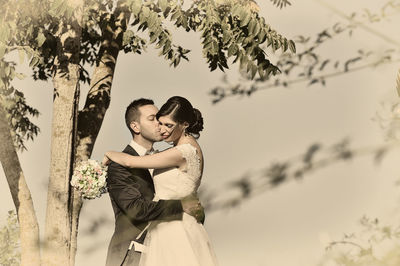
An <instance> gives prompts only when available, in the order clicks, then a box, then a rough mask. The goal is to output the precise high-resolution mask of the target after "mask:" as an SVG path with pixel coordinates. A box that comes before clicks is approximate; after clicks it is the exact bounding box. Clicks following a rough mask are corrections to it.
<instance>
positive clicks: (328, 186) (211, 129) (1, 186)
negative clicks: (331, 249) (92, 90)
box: [0, 0, 400, 266]
mask: <svg viewBox="0 0 400 266" xmlns="http://www.w3.org/2000/svg"><path fill="white" fill-rule="evenodd" d="M258 2H259V3H258V4H259V5H260V9H261V11H260V12H261V14H262V15H263V16H264V17H265V18H266V20H267V22H268V23H269V24H270V25H271V26H272V27H273V28H274V29H276V30H277V31H278V32H279V33H281V34H282V35H284V36H286V37H287V38H290V39H294V40H297V39H298V38H297V36H298V35H302V36H305V37H311V39H315V38H316V37H317V36H318V33H320V32H322V31H323V30H325V29H332V27H333V26H334V25H335V24H336V23H341V24H342V25H347V24H349V23H350V21H349V20H348V19H346V17H345V16H350V15H351V14H352V13H353V12H356V13H357V16H356V19H357V20H358V21H359V22H360V23H362V25H358V26H355V27H354V29H353V30H352V33H351V35H350V34H349V32H346V33H343V34H339V35H338V36H333V37H327V38H328V40H327V41H325V42H324V43H323V44H322V45H321V46H320V47H319V48H318V50H316V53H318V54H319V55H321V56H323V57H324V58H329V59H330V60H332V61H341V62H346V60H348V59H351V58H353V57H355V56H357V54H358V53H359V52H358V50H363V51H372V52H373V55H371V57H370V58H368V59H366V60H364V61H363V60H361V62H355V63H354V65H351V67H354V69H356V68H357V67H358V66H363V65H368V64H370V65H369V66H367V67H364V68H360V70H357V71H356V70H354V71H348V72H346V73H342V74H337V75H332V76H327V77H326V78H325V82H326V84H325V86H324V85H322V84H321V82H318V84H313V85H310V84H309V83H310V82H309V81H305V82H300V81H299V82H294V83H293V84H291V85H290V86H288V87H282V86H278V87H276V86H271V87H270V88H268V89H260V90H258V91H255V92H254V93H252V94H251V95H250V96H247V95H242V96H240V95H239V96H238V95H234V96H231V97H226V98H224V99H222V100H221V101H220V102H218V103H216V104H213V103H212V100H213V97H212V95H210V91H211V90H212V89H213V88H215V87H217V86H224V85H225V84H224V82H223V80H222V78H223V77H224V74H223V73H222V72H221V71H219V70H216V71H214V72H210V71H209V69H208V68H207V64H206V62H205V59H204V58H203V57H202V53H201V47H200V41H199V36H198V35H196V34H193V33H190V34H188V33H186V32H181V31H177V32H174V34H173V36H174V38H175V41H176V43H179V44H180V45H182V46H183V47H185V48H188V49H190V50H191V52H190V54H189V59H190V61H189V62H181V64H180V65H179V66H178V67H177V68H176V69H174V68H171V67H169V65H168V62H166V61H165V60H164V59H162V58H160V57H158V56H157V53H158V52H155V51H154V50H153V49H152V48H150V49H148V51H147V53H144V54H143V55H125V54H120V57H119V58H118V63H117V67H116V74H115V78H114V82H113V87H112V95H111V99H112V100H111V105H110V108H109V110H108V111H107V114H106V117H105V120H104V122H103V125H102V128H101V130H100V134H99V136H98V138H97V141H96V144H95V149H94V151H93V154H92V158H94V159H98V160H100V159H101V158H102V155H103V153H104V152H105V151H107V150H122V149H123V148H124V147H125V146H126V144H127V143H128V142H129V141H130V133H129V132H128V130H127V129H126V127H125V124H124V119H123V115H124V111H125V108H126V106H127V105H128V104H129V103H130V101H132V100H133V99H136V98H139V97H146V98H152V99H154V101H155V103H156V105H158V106H161V105H162V104H163V103H164V102H165V101H166V100H167V99H168V98H169V97H170V96H174V95H181V96H184V97H187V98H188V99H189V100H190V101H191V102H192V104H193V105H194V107H196V108H198V109H199V110H200V111H201V112H202V113H203V117H204V121H205V129H204V131H203V132H202V134H201V137H200V145H201V146H202V149H203V152H204V156H205V171H204V175H203V181H202V186H201V187H202V190H203V194H202V195H204V201H206V198H205V197H206V196H207V195H208V194H207V192H211V191H212V192H213V193H214V194H213V195H214V196H213V197H214V198H215V199H218V200H221V201H224V200H225V201H226V200H229V199H239V201H238V204H237V205H235V206H233V207H226V208H222V207H221V208H213V209H210V210H209V212H207V213H206V223H205V226H206V229H207V231H208V233H209V235H210V238H211V240H212V244H213V246H214V249H215V251H216V254H217V257H218V260H219V263H220V265H221V266H242V265H254V266H261V265H262V266H310V265H317V264H318V263H319V262H320V261H321V259H322V258H323V256H324V254H325V247H326V246H327V245H328V244H329V242H331V241H334V240H340V239H341V238H342V237H343V234H344V233H352V232H356V231H358V230H360V225H359V220H360V218H361V217H363V216H364V215H366V216H368V217H371V218H379V220H381V221H383V222H385V223H388V224H392V223H395V222H396V221H398V220H396V218H398V213H399V204H398V202H399V187H398V186H396V181H398V179H399V172H400V170H399V168H398V165H399V163H398V158H399V155H400V150H399V146H397V148H396V145H395V144H393V145H392V146H390V147H392V148H391V149H390V150H388V151H387V153H385V154H384V156H383V158H382V160H381V162H380V163H377V162H376V160H375V158H374V157H375V155H376V153H375V151H376V148H379V147H382V146H384V145H388V144H389V143H391V141H394V140H395V139H393V137H388V136H387V135H388V134H387V133H388V128H389V127H390V122H389V125H388V123H384V122H385V121H383V120H385V119H386V120H389V121H390V119H393V117H392V115H393V114H392V113H391V110H390V108H391V106H392V105H393V104H395V103H396V102H397V99H398V95H397V93H396V88H395V87H396V76H397V71H398V69H399V67H400V62H399V61H397V62H396V60H398V59H399V46H400V45H399V43H400V37H399V34H398V25H399V22H400V7H399V4H398V1H374V0H354V1H345V0H336V1H328V0H325V1H317V0H304V1H298V0H293V1H291V2H292V5H291V6H288V7H286V8H283V9H279V8H276V7H274V6H273V5H272V3H271V2H270V1H258ZM390 2H393V3H397V6H396V5H394V6H393V7H390V6H389V7H388V9H386V11H387V13H384V14H385V16H384V17H382V16H381V15H382V14H383V13H382V8H383V7H384V5H385V4H386V3H390ZM324 3H325V4H324ZM326 3H328V5H326ZM374 13H376V14H377V15H378V17H375V20H376V21H373V18H374V17H373V16H372V15H373V14H374ZM367 14H371V16H372V21H371V17H368V15H367ZM377 18H380V19H379V20H378V19H377ZM302 47H303V46H301V45H298V47H297V48H298V52H301V51H303V50H304V49H303V50H302ZM303 48H304V47H303ZM390 49H393V50H394V51H397V52H393V51H389V52H388V50H390ZM270 53H271V54H272V51H270ZM388 53H389V54H390V55H391V56H392V58H391V59H392V61H394V62H388V60H386V61H382V62H380V64H375V65H373V64H371V63H373V62H375V63H376V62H378V61H379V59H381V58H383V57H384V56H385V55H387V54H388ZM280 54H281V52H280V51H277V52H276V54H275V55H276V56H275V57H273V58H272V60H277V57H278V56H279V55H280ZM396 58H397V59H396ZM357 64H359V65H357ZM20 70H21V71H23V72H25V73H26V74H28V77H27V78H26V79H25V80H23V81H18V83H17V82H16V86H17V87H18V88H21V89H23V92H24V93H25V96H26V98H27V102H29V103H30V104H31V105H32V106H34V107H36V108H38V109H39V111H40V112H41V115H40V117H39V118H38V119H37V124H38V125H39V127H40V129H41V133H40V134H39V136H38V137H37V138H36V139H35V140H34V141H33V142H30V143H28V145H27V148H28V151H26V152H22V153H20V160H21V164H22V167H23V170H24V173H25V176H26V179H27V182H28V185H29V187H30V189H31V192H32V196H33V201H34V204H35V208H36V211H37V215H38V219H39V223H40V225H41V233H43V231H44V229H43V225H44V218H45V210H46V197H47V182H48V181H47V180H48V176H49V161H50V158H49V156H50V129H51V103H52V93H53V92H52V84H51V83H45V82H39V81H35V82H33V81H32V79H31V78H30V77H29V73H30V72H29V68H28V66H21V68H20ZM329 73H334V69H333V68H327V69H326V70H325V71H321V72H320V74H321V75H326V74H329ZM226 75H227V79H228V80H229V82H230V83H231V84H236V82H237V81H238V80H239V81H240V80H241V79H242V78H241V77H240V74H239V72H238V69H237V67H232V69H230V70H229V71H227V72H226ZM318 75H319V74H318ZM286 79H290V80H295V79H297V77H296V76H295V75H293V76H288V77H286ZM246 84H247V83H246ZM260 87H263V85H262V84H261V85H260ZM81 89H82V95H85V93H86V92H87V89H88V88H87V87H83V88H81ZM83 101H84V99H82V102H81V104H83ZM378 117H381V118H378ZM339 143H342V144H343V145H344V146H345V148H349V149H350V150H356V151H359V152H355V153H354V154H353V156H352V158H344V159H336V160H335V159H334V155H335V151H334V150H332V149H331V147H332V146H335V145H337V144H339ZM346 143H348V144H346ZM313 144H318V145H319V146H318V147H321V149H320V152H321V153H319V154H318V158H319V159H321V160H322V164H321V165H320V166H319V167H316V168H315V169H313V170H312V171H306V172H305V173H304V174H303V176H302V177H299V178H293V176H290V177H288V178H286V179H284V180H281V182H278V183H277V184H276V186H266V187H265V188H263V187H257V186H256V185H254V184H253V186H252V185H251V184H252V183H251V182H250V193H249V194H248V195H246V196H245V197H244V198H240V195H243V188H242V187H240V186H236V187H235V185H234V184H235V182H236V183H237V181H238V180H244V179H245V180H253V181H255V182H256V183H255V184H258V183H257V182H261V183H262V180H263V176H264V175H263V174H262V173H263V171H264V172H265V169H270V167H271V166H272V165H280V164H284V163H285V162H290V166H293V167H294V168H291V169H296V168H295V167H296V165H298V166H301V165H302V158H303V157H301V155H303V154H304V153H306V152H307V151H308V150H309V148H310V147H311V146H312V145H313ZM157 145H158V147H160V148H164V147H166V146H165V145H164V144H157ZM346 145H348V146H346ZM324 158H325V159H326V161H325V162H326V163H323V162H324V161H323V160H324ZM260 173H261V174H260ZM246 178H248V179H246ZM264 178H265V179H266V178H267V177H265V176H264ZM0 182H1V183H0V195H1V202H2V203H1V205H0V224H2V223H3V222H4V221H5V218H6V216H7V211H8V210H12V209H14V205H13V203H12V199H11V195H10V192H9V190H8V185H7V183H6V180H5V177H4V173H3V171H0ZM253 189H254V191H256V192H254V193H253V192H252V191H253ZM113 221H114V217H113V211H112V208H111V204H110V200H109V197H108V195H103V196H102V197H101V198H100V199H96V200H91V201H86V202H85V204H84V206H83V209H82V213H81V218H80V230H79V237H78V254H77V259H76V265H77V266H81V265H102V264H104V263H105V258H106V253H107V246H108V243H109V240H110V238H111V235H112V233H113V229H114V228H113Z"/></svg>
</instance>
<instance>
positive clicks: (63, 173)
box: [43, 0, 82, 266]
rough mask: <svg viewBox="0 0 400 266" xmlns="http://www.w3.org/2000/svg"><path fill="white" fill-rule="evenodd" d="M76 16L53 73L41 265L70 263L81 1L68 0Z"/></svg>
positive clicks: (63, 35) (64, 32) (64, 33)
mask: <svg viewBox="0 0 400 266" xmlns="http://www.w3.org/2000/svg"><path fill="white" fill-rule="evenodd" d="M69 4H70V6H71V7H73V8H74V9H75V17H74V18H72V21H70V22H61V23H60V24H61V25H60V31H59V35H58V36H59V40H58V44H57V58H56V60H55V63H54V67H55V71H54V75H53V84H54V102H53V121H52V135H51V136H52V141H51V161H50V180H49V186H48V196H47V211H46V228H45V243H44V250H43V251H44V254H43V265H45V266H47V265H57V266H62V265H70V263H71V262H70V259H71V258H70V248H71V231H72V225H71V214H72V211H71V209H70V200H71V194H72V192H71V189H70V188H71V186H70V178H71V175H72V171H73V167H74V161H75V143H76V126H77V119H76V118H77V110H78V102H79V73H80V69H79V49H80V34H81V27H80V25H79V23H78V22H80V18H81V13H80V12H81V10H82V1H78V0H70V1H69Z"/></svg>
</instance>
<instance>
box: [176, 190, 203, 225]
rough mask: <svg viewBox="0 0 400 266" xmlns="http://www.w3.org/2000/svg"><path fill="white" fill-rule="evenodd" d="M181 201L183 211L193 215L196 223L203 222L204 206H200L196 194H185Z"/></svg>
mask: <svg viewBox="0 0 400 266" xmlns="http://www.w3.org/2000/svg"><path fill="white" fill-rule="evenodd" d="M181 203H182V209H183V211H184V212H186V213H187V214H189V215H190V216H193V217H194V218H195V219H196V220H197V222H198V223H202V224H203V223H204V219H205V214H204V208H203V206H201V204H200V201H199V199H198V198H197V197H196V196H193V195H190V196H187V197H185V198H183V199H182V200H181Z"/></svg>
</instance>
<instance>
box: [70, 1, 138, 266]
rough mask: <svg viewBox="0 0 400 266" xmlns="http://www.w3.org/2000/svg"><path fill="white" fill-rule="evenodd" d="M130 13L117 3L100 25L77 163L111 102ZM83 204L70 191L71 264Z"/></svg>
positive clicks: (89, 150) (90, 144)
mask: <svg viewBox="0 0 400 266" xmlns="http://www.w3.org/2000/svg"><path fill="white" fill-rule="evenodd" d="M129 16H130V13H129V11H128V9H127V8H126V7H123V6H120V7H119V8H118V9H117V10H116V11H115V13H114V14H109V15H108V17H107V19H108V23H107V24H106V25H104V27H103V28H102V36H103V40H102V44H101V46H100V51H99V55H98V62H97V65H96V67H95V69H94V72H93V75H92V78H91V83H90V90H89V92H88V95H87V97H86V102H85V106H84V107H83V109H82V110H80V111H79V114H78V126H77V129H78V140H77V151H76V157H75V162H76V163H77V162H79V161H85V160H87V159H89V158H90V156H91V154H92V151H93V147H94V144H95V142H96V138H97V136H98V134H99V131H100V128H101V125H102V123H103V120H104V116H105V114H106V111H107V109H108V107H109V105H110V100H111V97H110V96H111V85H112V81H113V77H114V71H115V65H116V62H117V58H118V54H119V51H120V50H121V49H122V37H123V33H124V31H125V30H126V26H127V23H128V20H129ZM82 204H83V202H82V199H81V197H80V196H79V194H78V192H77V191H73V194H72V197H71V221H72V228H71V230H72V231H71V249H70V252H71V253H70V265H71V266H73V265H74V260H75V255H76V250H77V236H78V225H79V214H80V211H81V208H82Z"/></svg>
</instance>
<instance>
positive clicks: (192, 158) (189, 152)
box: [176, 143, 201, 177]
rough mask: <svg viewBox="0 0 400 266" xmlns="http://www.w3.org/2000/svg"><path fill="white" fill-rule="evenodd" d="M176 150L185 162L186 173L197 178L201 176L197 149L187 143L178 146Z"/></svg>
mask: <svg viewBox="0 0 400 266" xmlns="http://www.w3.org/2000/svg"><path fill="white" fill-rule="evenodd" d="M176 148H177V149H178V151H180V152H181V153H182V157H183V158H185V160H186V172H187V173H188V174H190V175H192V176H194V177H199V176H200V175H201V170H200V158H199V156H198V154H197V149H196V148H195V147H193V145H191V144H189V143H186V144H182V145H178V146H176Z"/></svg>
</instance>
